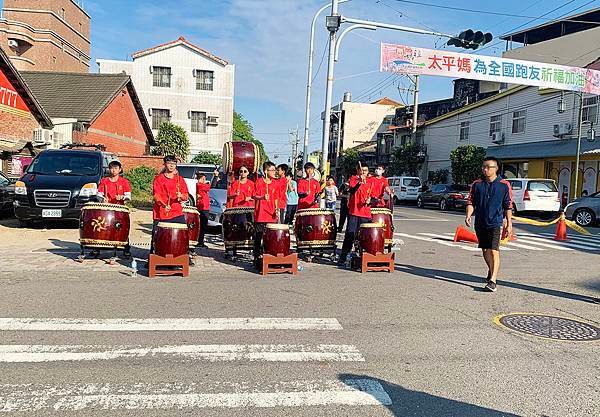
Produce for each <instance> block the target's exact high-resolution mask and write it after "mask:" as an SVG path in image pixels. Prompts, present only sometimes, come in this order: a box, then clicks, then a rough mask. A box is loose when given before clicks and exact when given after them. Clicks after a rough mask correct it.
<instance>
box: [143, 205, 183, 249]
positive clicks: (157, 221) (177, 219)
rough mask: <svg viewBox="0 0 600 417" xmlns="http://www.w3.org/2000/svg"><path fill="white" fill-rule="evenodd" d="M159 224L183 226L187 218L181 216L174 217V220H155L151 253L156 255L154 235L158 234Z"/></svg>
mask: <svg viewBox="0 0 600 417" xmlns="http://www.w3.org/2000/svg"><path fill="white" fill-rule="evenodd" d="M158 223H182V224H185V216H184V215H183V214H182V215H181V216H177V217H173V218H172V219H167V220H154V221H153V222H152V238H151V239H150V253H154V234H155V233H156V225H157V224H158Z"/></svg>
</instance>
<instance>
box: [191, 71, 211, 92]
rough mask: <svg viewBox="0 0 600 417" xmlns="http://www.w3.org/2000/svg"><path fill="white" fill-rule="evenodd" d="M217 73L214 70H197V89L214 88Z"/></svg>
mask: <svg viewBox="0 0 600 417" xmlns="http://www.w3.org/2000/svg"><path fill="white" fill-rule="evenodd" d="M214 78H215V73H214V72H213V71H200V70H197V71H196V90H205V91H212V90H213V81H214Z"/></svg>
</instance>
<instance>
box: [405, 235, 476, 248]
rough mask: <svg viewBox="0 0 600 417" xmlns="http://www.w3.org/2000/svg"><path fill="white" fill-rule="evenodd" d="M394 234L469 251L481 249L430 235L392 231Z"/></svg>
mask: <svg viewBox="0 0 600 417" xmlns="http://www.w3.org/2000/svg"><path fill="white" fill-rule="evenodd" d="M394 236H402V237H407V238H410V239H416V240H422V241H424V242H434V243H438V244H440V245H444V246H450V247H453V248H460V249H463V250H467V251H470V252H481V249H478V248H475V247H470V246H463V245H459V244H456V243H450V242H445V241H443V240H439V239H432V238H430V237H425V236H414V235H409V234H406V233H394Z"/></svg>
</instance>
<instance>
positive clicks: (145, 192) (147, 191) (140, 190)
mask: <svg viewBox="0 0 600 417" xmlns="http://www.w3.org/2000/svg"><path fill="white" fill-rule="evenodd" d="M156 174H158V171H157V170H156V169H154V168H151V167H147V166H144V165H140V166H138V167H135V168H133V169H131V170H129V171H127V172H126V173H125V178H127V179H128V180H129V183H130V184H131V197H132V201H131V202H132V204H133V206H134V207H152V203H153V197H152V182H153V181H154V177H155V176H156Z"/></svg>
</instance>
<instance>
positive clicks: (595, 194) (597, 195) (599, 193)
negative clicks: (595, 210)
mask: <svg viewBox="0 0 600 417" xmlns="http://www.w3.org/2000/svg"><path fill="white" fill-rule="evenodd" d="M590 197H594V198H600V191H598V192H597V193H594V194H590Z"/></svg>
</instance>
